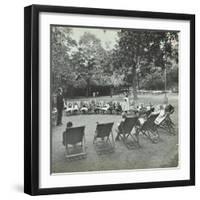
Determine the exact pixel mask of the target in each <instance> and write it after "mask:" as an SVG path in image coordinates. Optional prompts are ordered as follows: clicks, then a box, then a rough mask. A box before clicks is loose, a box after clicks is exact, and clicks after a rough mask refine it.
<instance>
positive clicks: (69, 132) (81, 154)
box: [63, 126, 87, 159]
mask: <svg viewBox="0 0 200 200" xmlns="http://www.w3.org/2000/svg"><path fill="white" fill-rule="evenodd" d="M77 144H79V145H78V146H77ZM63 145H64V146H65V149H66V152H65V153H66V154H65V157H66V158H68V159H76V158H79V159H81V158H85V157H86V155H87V153H86V146H85V126H80V127H72V128H67V129H66V131H65V132H64V133H63ZM69 145H71V146H72V147H70V146H69ZM77 147H80V151H78V152H76V150H78V149H77ZM73 151H75V152H73Z"/></svg>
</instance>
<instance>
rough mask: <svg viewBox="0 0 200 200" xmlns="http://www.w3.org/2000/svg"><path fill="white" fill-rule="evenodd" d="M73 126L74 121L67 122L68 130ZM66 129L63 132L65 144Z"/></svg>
mask: <svg viewBox="0 0 200 200" xmlns="http://www.w3.org/2000/svg"><path fill="white" fill-rule="evenodd" d="M72 126H73V123H72V122H70V121H69V122H67V126H66V130H67V129H69V128H71V127H72ZM66 130H65V131H64V132H63V145H64V146H65V135H66V134H65V132H66Z"/></svg>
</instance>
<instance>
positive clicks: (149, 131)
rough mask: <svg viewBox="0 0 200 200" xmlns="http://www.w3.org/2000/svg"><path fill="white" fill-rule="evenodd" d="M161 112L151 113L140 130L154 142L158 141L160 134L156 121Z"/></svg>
mask: <svg viewBox="0 0 200 200" xmlns="http://www.w3.org/2000/svg"><path fill="white" fill-rule="evenodd" d="M158 115H159V114H151V115H150V116H149V117H148V118H147V120H146V121H145V122H144V124H143V125H141V127H139V129H138V131H139V132H141V133H142V134H143V135H145V136H146V137H147V138H148V139H150V140H151V141H152V142H153V143H158V142H159V139H160V136H159V133H158V129H157V125H156V124H155V123H154V121H155V119H156V118H157V117H158Z"/></svg>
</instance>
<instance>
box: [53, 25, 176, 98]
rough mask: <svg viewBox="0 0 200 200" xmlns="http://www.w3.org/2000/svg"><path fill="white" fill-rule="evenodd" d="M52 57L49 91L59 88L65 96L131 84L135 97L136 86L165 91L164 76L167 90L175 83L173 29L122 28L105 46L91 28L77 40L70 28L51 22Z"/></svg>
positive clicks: (137, 87)
mask: <svg viewBox="0 0 200 200" xmlns="http://www.w3.org/2000/svg"><path fill="white" fill-rule="evenodd" d="M51 58H52V59H51V66H52V85H53V86H52V89H53V91H55V90H56V89H57V88H58V87H60V86H61V87H62V88H63V89H64V92H65V94H67V95H68V96H70V97H72V96H77V95H78V94H79V95H84V96H90V95H92V93H93V92H94V91H104V90H105V91H106V94H107V93H109V91H110V92H111V91H113V89H115V90H117V89H119V88H123V87H124V86H131V88H132V91H133V94H134V97H135V98H137V91H138V90H139V89H146V90H148V89H150V90H164V89H165V77H166V83H167V84H166V87H167V88H166V89H172V88H177V86H178V33H177V32H170V31H169V32H168V31H147V30H131V29H122V30H119V31H118V40H117V43H116V45H115V47H114V48H112V49H105V48H104V47H103V45H102V42H101V40H100V39H99V38H97V37H96V36H95V35H94V34H91V33H90V32H87V31H86V32H84V33H83V35H82V36H81V37H80V39H79V41H78V42H77V41H76V40H73V39H72V29H70V28H66V27H58V26H52V27H51ZM103 89H104V90H103ZM102 95H103V93H102Z"/></svg>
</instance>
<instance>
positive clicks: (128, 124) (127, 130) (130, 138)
mask: <svg viewBox="0 0 200 200" xmlns="http://www.w3.org/2000/svg"><path fill="white" fill-rule="evenodd" d="M137 124H138V117H127V118H126V119H125V121H124V122H121V124H120V127H119V129H118V134H119V138H120V139H121V140H122V141H123V143H124V144H125V146H126V147H127V148H128V149H134V148H135V147H136V146H137V147H140V144H139V140H138V139H137V140H136V138H135V135H134V134H133V133H132V130H133V128H134V127H135V128H136V126H137ZM135 130H136V132H135V133H136V134H137V128H136V129H135Z"/></svg>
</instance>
